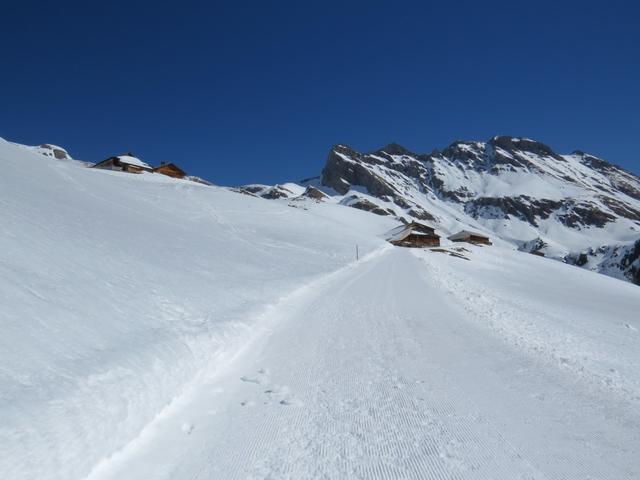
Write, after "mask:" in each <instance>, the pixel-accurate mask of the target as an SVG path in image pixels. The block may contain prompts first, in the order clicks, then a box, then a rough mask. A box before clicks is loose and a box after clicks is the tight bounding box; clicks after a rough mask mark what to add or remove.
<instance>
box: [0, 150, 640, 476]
mask: <svg viewBox="0 0 640 480" xmlns="http://www.w3.org/2000/svg"><path fill="white" fill-rule="evenodd" d="M0 164H1V165H2V169H3V174H2V175H1V176H0V207H1V208H0V225H2V235H1V236H0V326H1V327H2V332H3V334H2V335H1V336H0V419H1V422H0V472H2V477H3V478H8V479H45V480H46V479H65V480H67V479H80V478H87V477H89V478H90V479H92V480H95V479H99V480H106V479H123V478H126V479H150V478H153V479H179V480H181V479H227V478H233V479H236V478H237V479H240V478H242V479H244V478H274V479H275V478H296V479H298V478H368V479H369V478H370V479H373V478H387V479H395V478H415V479H424V478H439V479H448V478H460V479H514V478H523V479H538V478H540V479H543V478H545V479H556V478H571V479H573V478H575V479H584V478H598V479H615V480H618V479H633V478H638V477H640V460H639V459H640V414H639V413H638V412H639V411H640V408H639V407H640V333H639V331H640V321H639V319H638V310H639V307H640V288H638V287H637V286H634V285H631V284H628V283H625V282H622V281H619V280H615V279H611V278H607V277H605V276H602V275H598V274H595V273H592V272H588V271H585V270H581V269H579V268H576V267H571V266H567V265H563V264H561V263H559V262H555V261H552V260H549V259H544V258H538V257H534V256H532V255H528V254H524V253H519V252H516V251H514V250H513V248H512V247H509V246H507V245H505V244H504V243H502V242H497V244H496V245H494V246H492V247H467V250H466V251H460V252H458V253H459V254H460V255H462V256H463V257H466V259H465V258H460V257H453V256H449V255H448V254H447V253H446V252H444V253H443V252H437V251H425V250H415V251H411V250H406V249H400V248H395V247H391V246H389V245H388V244H386V243H385V242H384V241H383V240H382V237H381V235H383V234H384V232H386V231H388V230H389V229H391V228H393V227H395V226H397V223H396V222H394V221H392V220H390V219H389V218H387V217H380V216H376V215H372V214H370V213H366V212H361V211H358V210H355V209H352V208H347V207H344V206H340V205H336V204H324V203H316V202H314V201H311V200H307V201H299V200H297V201H294V200H291V201H287V200H282V201H276V202H270V201H267V200H263V199H260V198H254V197H251V196H249V195H242V194H239V193H235V192H231V191H229V190H226V189H224V188H219V187H206V186H202V185H198V184H194V183H190V182H185V181H179V180H174V179H171V178H168V177H164V176H161V175H158V174H143V175H130V174H124V173H118V172H107V171H99V170H93V169H88V168H85V167H83V166H82V165H80V164H76V163H74V162H73V161H62V162H61V161H57V160H54V159H52V158H48V157H45V156H42V155H39V154H37V153H33V152H31V151H28V150H25V149H24V148H20V147H17V146H14V145H11V144H8V143H5V142H2V141H0ZM356 244H357V245H358V251H359V255H360V260H359V261H358V262H355V246H356ZM447 248H449V247H447Z"/></svg>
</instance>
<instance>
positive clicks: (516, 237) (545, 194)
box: [256, 136, 640, 279]
mask: <svg viewBox="0 0 640 480" xmlns="http://www.w3.org/2000/svg"><path fill="white" fill-rule="evenodd" d="M308 182H309V183H308V184H309V185H315V186H317V185H318V183H319V184H320V185H322V186H324V187H328V188H329V189H332V190H333V191H335V192H336V193H337V196H338V200H337V201H339V202H340V203H341V204H343V205H347V206H350V207H353V208H358V209H361V210H366V211H370V212H372V213H375V214H378V215H392V216H395V217H396V218H397V219H398V220H399V221H401V222H405V223H406V222H410V221H412V220H418V221H426V222H429V223H432V224H433V225H434V226H437V227H439V228H444V229H448V230H451V229H453V228H454V227H455V228H457V229H465V228H470V229H472V230H474V229H484V230H485V232H494V236H495V237H499V238H503V239H504V240H505V241H508V242H510V243H512V244H514V245H516V246H518V248H520V249H523V250H525V251H528V252H531V253H537V254H544V255H545V256H547V257H550V258H555V259H558V260H565V261H568V262H569V263H573V264H582V266H584V267H585V268H591V269H596V270H598V271H604V272H605V273H608V274H611V275H614V276H615V275H616V273H615V272H621V271H622V270H623V269H624V272H625V273H624V278H627V279H631V278H633V276H634V275H637V273H634V272H636V271H637V268H636V267H631V266H626V267H625V266H624V265H626V263H628V260H626V259H627V258H632V257H633V254H631V253H629V252H627V253H625V255H627V254H628V255H631V256H630V257H627V256H622V253H621V252H622V250H621V249H620V248H618V252H619V256H620V258H619V259H617V260H615V261H613V260H612V261H609V260H607V262H608V263H606V262H605V258H604V256H603V254H598V255H596V256H595V257H594V256H593V255H592V256H589V254H588V253H587V250H588V249H589V248H591V249H593V251H597V250H598V249H599V248H601V246H602V245H603V244H604V243H605V242H610V245H618V246H619V245H621V242H622V245H627V244H628V243H629V242H632V243H633V242H634V241H635V239H636V238H638V237H640V178H639V177H638V176H636V175H634V174H632V173H630V172H627V171H625V170H624V169H622V168H620V167H617V166H615V165H612V164H610V163H608V162H606V161H604V160H602V159H599V158H597V157H595V156H593V155H589V154H587V153H584V152H580V151H575V152H573V153H572V154H569V155H561V154H558V153H557V152H555V151H553V149H552V148H551V147H549V146H548V145H545V144H544V143H541V142H538V141H535V140H531V139H527V138H518V137H509V136H496V137H493V138H491V139H489V140H488V141H486V142H478V141H461V140H458V141H455V142H453V143H452V144H451V145H449V146H448V147H446V148H444V149H443V150H440V151H439V150H434V151H432V152H431V153H428V154H418V153H414V152H412V151H411V150H409V149H407V148H405V147H403V146H401V145H398V144H396V143H392V144H389V145H387V146H385V147H383V148H381V149H379V150H376V151H373V152H368V153H361V152H358V151H356V150H354V149H352V148H350V147H348V146H346V145H336V146H334V147H333V148H332V149H331V151H330V152H329V155H328V157H327V161H326V164H325V167H324V169H323V170H322V175H321V176H320V178H319V179H318V178H313V179H308ZM265 188H266V187H265V186H262V187H261V188H260V189H259V190H257V193H256V194H257V195H260V196H263V197H265V198H282V197H288V198H291V192H287V191H283V190H281V188H280V187H279V186H277V185H276V186H275V187H270V188H271V189H275V190H266V189H265ZM306 194H307V193H306V192H305V195H306ZM340 197H342V198H340ZM450 233H452V232H450ZM595 238H597V240H595ZM607 248H609V247H607ZM609 250H610V248H609ZM609 250H607V251H609ZM631 250H633V249H631ZM625 252H626V250H625ZM581 254H584V255H585V256H586V257H585V256H581ZM585 258H587V260H586V261H585ZM607 258H609V257H607ZM623 258H624V259H625V260H624V261H623ZM594 262H601V263H602V262H605V263H606V266H603V267H602V268H600V267H594V265H595V263H594ZM634 262H636V260H633V261H631V263H630V264H629V265H632V264H634ZM614 264H615V265H617V267H614V266H613V265H614ZM603 265H604V263H603ZM634 265H635V264H634ZM616 268H617V270H616ZM634 268H636V270H633V269H634ZM629 272H631V273H629ZM618 276H619V275H618Z"/></svg>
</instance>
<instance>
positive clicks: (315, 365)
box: [90, 249, 640, 480]
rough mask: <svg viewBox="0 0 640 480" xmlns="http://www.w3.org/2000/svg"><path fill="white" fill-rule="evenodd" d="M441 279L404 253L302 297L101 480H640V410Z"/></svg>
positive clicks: (105, 469) (101, 471) (100, 473)
mask: <svg viewBox="0 0 640 480" xmlns="http://www.w3.org/2000/svg"><path fill="white" fill-rule="evenodd" d="M450 260H451V262H464V260H461V259H453V258H451V259H450ZM434 272H435V270H430V268H429V265H428V262H427V263H425V262H424V261H422V260H421V259H419V258H417V257H416V256H415V255H413V254H412V252H410V251H407V250H401V249H392V250H389V251H387V252H386V253H383V254H381V255H379V256H374V257H372V258H371V259H369V260H368V261H365V262H361V264H360V265H359V266H358V267H357V268H349V269H345V270H344V271H343V272H341V273H339V274H337V275H335V276H333V277H332V279H331V281H330V282H327V283H326V284H320V285H318V286H317V288H316V289H315V291H311V292H307V293H306V294H305V295H302V296H298V297H297V298H296V299H295V301H293V302H292V303H291V304H290V305H285V306H282V307H281V308H279V310H278V311H276V312H274V314H276V315H279V316H280V317H281V318H279V319H278V321H277V322H276V323H275V324H274V327H273V330H272V331H271V333H270V334H268V335H265V336H264V337H263V338H262V339H261V340H258V341H257V342H256V343H255V345H253V346H252V348H251V349H250V351H249V352H248V353H246V354H245V355H243V356H242V357H240V358H239V359H237V360H236V362H235V363H234V364H233V365H232V367H231V368H230V370H229V371H227V372H226V373H225V374H224V376H222V377H216V378H212V379H210V381H208V382H204V383H203V384H202V385H201V386H200V387H199V388H198V389H197V391H195V392H194V393H193V395H191V397H190V398H188V399H183V402H182V403H181V404H180V405H179V406H178V407H177V408H176V409H175V411H173V412H172V413H171V415H168V416H166V417H165V418H161V419H159V420H158V421H157V422H155V424H154V425H153V426H152V428H151V429H150V430H149V431H148V432H147V435H146V437H145V438H143V439H141V441H140V442H138V443H137V444H136V445H134V446H131V447H130V448H128V449H127V450H125V451H124V452H123V453H122V454H120V455H118V456H116V457H114V458H113V459H111V460H110V461H109V462H106V463H105V464H103V465H101V466H100V468H98V469H96V470H95V471H94V472H93V474H92V475H91V476H90V478H92V479H101V480H103V479H116V478H127V479H169V478H170V479H179V480H181V479H189V480H195V479H246V478H252V479H279V478H290V479H303V478H305V479H306V478H332V479H333V478H336V479H339V478H359V479H374V478H376V479H379V478H380V479H400V478H406V479H409V478H411V479H509V480H513V479H544V478H546V479H554V480H555V479H581V480H584V479H615V480H622V479H632V478H640V415H639V414H638V411H637V409H636V408H635V407H636V405H631V404H629V403H625V402H624V401H623V400H622V399H620V398H618V397H616V396H615V395H613V394H612V395H611V396H610V397H609V396H607V395H608V394H607V392H606V391H604V390H598V389H594V388H592V386H590V385H588V384H586V383H583V382H581V380H580V378H579V377H578V376H574V375H573V374H572V372H571V371H570V370H563V369H559V368H554V367H553V366H552V365H549V364H548V363H545V362H543V361H539V360H537V359H536V358H535V357H532V356H531V355H529V354H527V353H525V352H522V351H519V350H518V349H516V348H514V347H513V346H512V345H510V344H509V343H508V342H504V341H503V339H501V338H500V337H499V336H497V335H495V334H494V333H492V331H491V330H490V329H486V328H484V327H482V326H481V325H479V324H478V323H477V319H474V318H472V317H471V316H469V314H468V313H465V311H466V310H465V309H464V308H460V306H459V305H456V304H455V303H454V300H453V298H454V297H453V296H451V295H447V294H446V292H444V291H443V290H442V288H441V287H439V286H438V285H439V282H437V281H436V279H435V278H434V276H433V275H435V273H434Z"/></svg>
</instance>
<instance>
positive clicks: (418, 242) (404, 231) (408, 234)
mask: <svg viewBox="0 0 640 480" xmlns="http://www.w3.org/2000/svg"><path fill="white" fill-rule="evenodd" d="M387 241H388V242H389V243H391V244H393V245H397V246H399V247H413V248H422V247H438V246H440V236H439V235H437V234H436V231H435V229H434V228H433V227H430V226H428V225H424V224H422V223H418V222H411V223H407V224H406V225H401V226H399V227H397V228H394V229H393V230H391V231H389V232H388V233H387Z"/></svg>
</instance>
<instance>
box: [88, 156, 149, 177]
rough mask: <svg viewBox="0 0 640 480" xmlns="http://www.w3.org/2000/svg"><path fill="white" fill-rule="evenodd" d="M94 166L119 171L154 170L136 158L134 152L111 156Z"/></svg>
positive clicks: (139, 171)
mask: <svg viewBox="0 0 640 480" xmlns="http://www.w3.org/2000/svg"><path fill="white" fill-rule="evenodd" d="M93 168H101V169H103V170H115V171H118V172H128V173H142V172H152V171H153V168H151V166H149V165H147V164H146V163H144V162H143V161H142V160H140V159H139V158H136V157H135V156H134V155H133V153H126V154H124V155H118V156H115V157H109V158H107V159H106V160H103V161H101V162H98V163H96V164H95V165H94V166H93Z"/></svg>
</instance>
